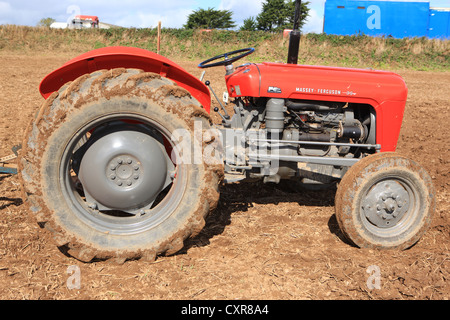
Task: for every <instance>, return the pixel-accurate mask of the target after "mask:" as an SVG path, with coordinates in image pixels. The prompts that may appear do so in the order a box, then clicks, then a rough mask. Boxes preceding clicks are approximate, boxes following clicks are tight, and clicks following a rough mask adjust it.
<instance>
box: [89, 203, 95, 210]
mask: <svg viewBox="0 0 450 320" xmlns="http://www.w3.org/2000/svg"><path fill="white" fill-rule="evenodd" d="M88 207H89V208H91V209H92V210H95V209H97V204H96V203H95V202H94V203H89V204H88Z"/></svg>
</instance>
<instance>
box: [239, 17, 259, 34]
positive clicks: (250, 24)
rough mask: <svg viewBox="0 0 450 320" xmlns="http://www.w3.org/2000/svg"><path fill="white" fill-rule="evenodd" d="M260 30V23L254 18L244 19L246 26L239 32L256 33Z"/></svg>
mask: <svg viewBox="0 0 450 320" xmlns="http://www.w3.org/2000/svg"><path fill="white" fill-rule="evenodd" d="M257 28H258V23H257V22H256V20H255V18H254V17H250V18H247V19H244V24H243V25H242V26H241V28H240V29H239V30H241V31H255V30H256V29H257Z"/></svg>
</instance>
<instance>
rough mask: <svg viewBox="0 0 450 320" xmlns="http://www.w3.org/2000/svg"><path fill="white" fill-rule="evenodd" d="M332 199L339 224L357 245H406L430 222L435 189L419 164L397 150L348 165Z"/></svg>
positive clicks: (398, 247) (403, 246) (413, 242)
mask: <svg viewBox="0 0 450 320" xmlns="http://www.w3.org/2000/svg"><path fill="white" fill-rule="evenodd" d="M335 202H336V203H335V205H336V206H335V209H336V219H337V221H338V224H339V226H340V228H341V230H342V231H343V233H344V235H345V236H346V237H347V238H348V239H349V240H351V241H352V242H353V243H354V244H356V245H357V246H359V247H368V248H378V249H407V248H409V247H411V246H412V245H413V244H415V243H416V242H417V241H418V240H419V239H420V237H421V236H422V235H423V234H424V233H425V231H426V230H427V228H428V227H429V225H430V223H431V220H432V216H433V213H434V210H435V191H434V187H433V184H432V182H431V178H430V176H429V175H428V173H427V172H426V171H425V170H424V169H423V168H422V167H421V166H420V165H419V164H418V163H416V162H415V161H412V160H410V159H408V158H405V157H403V156H400V155H397V154H395V153H378V154H374V155H371V156H368V157H366V158H363V159H362V160H360V161H359V162H357V163H356V164H355V165H353V166H352V167H350V169H349V170H348V171H347V173H346V174H345V176H344V177H343V178H342V180H341V182H340V183H339V186H338V190H337V193H336V200H335Z"/></svg>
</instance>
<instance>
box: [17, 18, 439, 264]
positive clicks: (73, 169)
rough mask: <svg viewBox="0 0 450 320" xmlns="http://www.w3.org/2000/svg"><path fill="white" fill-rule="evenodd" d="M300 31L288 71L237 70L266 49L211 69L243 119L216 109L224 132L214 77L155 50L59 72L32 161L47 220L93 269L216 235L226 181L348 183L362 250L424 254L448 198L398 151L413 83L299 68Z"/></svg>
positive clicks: (224, 59) (95, 59)
mask: <svg viewBox="0 0 450 320" xmlns="http://www.w3.org/2000/svg"><path fill="white" fill-rule="evenodd" d="M299 34H300V33H299V31H298V28H297V27H295V28H294V31H293V32H292V33H291V40H290V48H289V57H288V63H247V64H243V65H240V66H237V67H234V65H233V63H234V62H235V61H237V60H238V59H241V58H243V57H245V56H247V55H249V54H251V53H253V51H254V49H253V48H247V49H242V50H237V51H233V52H228V53H225V54H223V55H220V56H216V57H214V58H211V59H208V60H206V61H204V62H202V63H200V65H199V67H200V68H208V67H215V66H225V72H226V74H225V82H226V88H227V91H228V92H227V94H228V96H229V98H231V99H232V107H233V112H230V111H227V110H226V109H225V108H223V109H222V110H219V108H215V111H216V112H218V113H219V114H220V116H221V119H222V121H221V123H216V124H214V123H212V121H211V117H210V108H211V96H210V92H211V91H210V90H209V88H208V86H209V82H208V81H207V82H206V84H204V83H203V82H202V81H200V80H199V79H197V78H195V77H194V76H192V75H190V74H189V73H187V72H186V71H185V70H183V68H181V67H180V66H178V65H177V64H175V63H173V62H172V61H170V60H168V59H166V58H164V57H162V56H160V55H157V54H155V53H152V52H149V51H146V50H142V49H137V48H128V47H109V48H102V49H98V50H94V51H91V52H88V53H85V54H83V55H81V56H79V57H77V58H75V59H73V60H70V61H69V62H67V63H66V64H64V65H63V66H62V67H61V68H59V69H57V70H55V71H53V72H52V73H50V74H49V75H47V76H46V77H45V78H44V79H43V81H42V82H41V84H40V92H41V94H42V96H43V97H44V98H45V99H46V100H45V102H44V104H43V105H42V107H41V109H40V110H39V112H37V113H36V116H35V118H34V120H33V121H32V123H31V125H30V126H29V128H28V130H27V134H26V139H25V141H24V144H23V146H24V148H23V149H24V150H22V152H21V155H20V160H19V171H20V177H21V180H22V182H23V189H24V193H25V194H24V197H25V198H26V203H27V204H28V205H29V208H30V210H31V211H32V212H33V213H34V214H35V216H36V218H37V221H38V223H39V225H40V226H41V227H43V228H45V229H47V230H48V231H49V232H51V233H52V234H53V236H54V239H55V241H56V245H57V246H59V247H61V248H63V249H64V250H65V251H66V252H67V253H68V254H69V255H71V256H73V257H75V258H77V259H79V260H81V261H91V260H93V259H100V260H105V259H109V258H113V259H116V260H117V261H125V260H127V259H141V258H142V259H150V260H152V259H155V257H156V256H157V255H160V254H173V253H175V252H177V251H179V250H180V249H181V248H182V247H183V241H184V240H185V239H186V238H188V237H191V236H195V235H196V234H198V233H199V232H200V231H201V230H202V228H203V227H204V225H205V217H206V216H207V214H208V213H209V212H210V211H211V210H213V209H214V208H215V207H216V205H217V203H218V200H219V186H220V184H221V183H233V182H236V181H242V180H247V179H262V180H263V181H264V182H271V183H278V182H279V181H280V180H281V179H286V180H290V181H293V182H301V183H303V184H305V185H314V186H327V185H330V184H334V183H336V182H338V189H337V194H336V200H335V205H336V211H335V212H336V218H337V221H338V223H339V226H340V228H341V229H342V232H343V233H344V234H345V235H346V236H347V237H348V238H349V240H351V241H352V242H353V243H354V244H355V245H356V246H358V247H371V248H380V249H385V248H387V249H389V248H396V249H406V248H408V247H410V246H412V245H413V244H414V243H416V242H417V241H418V240H419V238H420V237H421V236H422V235H423V234H424V232H425V231H426V229H427V227H428V226H429V225H430V221H431V219H432V215H433V212H434V209H435V196H434V188H433V185H432V182H431V179H430V177H429V175H428V174H427V173H426V172H425V170H424V169H423V168H422V167H421V166H420V165H419V164H418V163H416V162H414V161H412V160H410V159H407V158H405V157H403V156H401V155H398V154H396V153H395V152H394V151H395V149H396V145H397V139H398V137H399V132H400V127H401V123H402V118H403V112H404V108H405V102H406V96H407V88H406V85H405V82H404V81H403V79H402V78H401V77H400V76H399V75H397V74H394V73H392V72H383V71H375V70H359V69H346V68H332V67H320V66H301V65H298V64H297V63H296V57H297V55H298V43H299V42H298V41H299ZM213 93H214V92H213ZM214 95H215V94H214ZM219 102H220V101H219ZM221 106H223V105H221Z"/></svg>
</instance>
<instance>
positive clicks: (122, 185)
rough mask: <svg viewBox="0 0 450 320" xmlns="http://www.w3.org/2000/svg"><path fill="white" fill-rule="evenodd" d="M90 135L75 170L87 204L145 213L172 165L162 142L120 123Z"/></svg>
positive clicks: (160, 189)
mask: <svg viewBox="0 0 450 320" xmlns="http://www.w3.org/2000/svg"><path fill="white" fill-rule="evenodd" d="M91 139H93V140H92V141H93V142H91V143H90V145H89V146H88V147H87V150H86V152H85V153H84V155H83V158H82V159H81V163H80V170H79V174H78V178H79V180H80V182H81V183H82V185H83V190H84V194H85V196H86V202H87V204H88V207H89V208H91V209H98V210H120V211H124V212H127V213H130V214H143V213H145V212H146V211H147V210H148V209H150V208H151V206H152V204H153V202H154V201H155V199H156V197H157V196H158V194H159V193H160V192H161V191H162V190H163V189H164V188H165V187H166V186H168V185H169V184H170V183H171V178H170V174H169V172H171V171H173V170H174V167H173V164H172V162H171V161H170V159H169V157H168V155H167V153H166V152H165V149H164V147H163V146H162V144H161V143H160V142H159V141H158V140H157V139H156V138H155V137H153V136H152V135H151V134H149V133H147V132H141V131H139V130H130V129H126V128H125V129H124V128H122V127H120V126H112V128H109V129H107V130H106V131H101V132H95V133H94V138H92V137H91ZM88 143H89V142H88Z"/></svg>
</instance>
